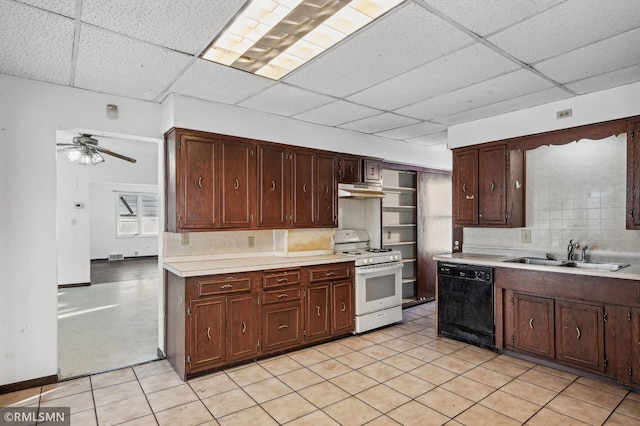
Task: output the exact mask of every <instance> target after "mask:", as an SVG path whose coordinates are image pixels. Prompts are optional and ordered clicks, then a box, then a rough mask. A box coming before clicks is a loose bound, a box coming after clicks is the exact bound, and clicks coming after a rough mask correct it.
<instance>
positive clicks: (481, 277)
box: [476, 271, 485, 280]
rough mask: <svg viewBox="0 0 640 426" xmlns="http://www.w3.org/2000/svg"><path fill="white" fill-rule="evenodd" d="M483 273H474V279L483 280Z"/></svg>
mask: <svg viewBox="0 0 640 426" xmlns="http://www.w3.org/2000/svg"><path fill="white" fill-rule="evenodd" d="M484 277H485V273H484V271H476V279H479V280H484Z"/></svg>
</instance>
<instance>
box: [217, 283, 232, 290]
mask: <svg viewBox="0 0 640 426" xmlns="http://www.w3.org/2000/svg"><path fill="white" fill-rule="evenodd" d="M227 288H233V286H232V285H231V284H225V285H223V286H222V287H220V289H221V290H225V289H227Z"/></svg>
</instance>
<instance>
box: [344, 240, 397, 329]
mask: <svg viewBox="0 0 640 426" xmlns="http://www.w3.org/2000/svg"><path fill="white" fill-rule="evenodd" d="M334 252H335V253H336V254H344V255H346V256H351V257H353V258H354V260H355V272H356V277H355V301H356V306H355V309H356V312H355V313H356V325H355V332H354V333H363V332H365V331H369V330H373V329H375V328H379V327H383V326H385V325H389V324H393V323H396V322H398V321H401V320H402V256H401V254H400V251H398V250H390V249H379V248H370V247H369V234H368V233H367V231H365V230H360V229H336V230H334Z"/></svg>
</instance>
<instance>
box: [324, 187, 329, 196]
mask: <svg viewBox="0 0 640 426" xmlns="http://www.w3.org/2000/svg"><path fill="white" fill-rule="evenodd" d="M324 193H325V194H328V193H329V187H328V186H327V185H325V186H324Z"/></svg>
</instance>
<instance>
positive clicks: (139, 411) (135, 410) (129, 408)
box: [96, 396, 152, 425]
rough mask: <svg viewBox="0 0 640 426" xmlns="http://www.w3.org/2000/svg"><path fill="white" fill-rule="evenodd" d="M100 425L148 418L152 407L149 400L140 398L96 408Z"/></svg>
mask: <svg viewBox="0 0 640 426" xmlns="http://www.w3.org/2000/svg"><path fill="white" fill-rule="evenodd" d="M96 413H97V417H98V424H100V425H113V424H118V423H123V422H126V421H129V420H133V419H137V418H139V417H144V416H148V415H150V414H152V413H151V407H149V404H148V403H147V398H145V397H144V396H138V397H135V398H131V399H125V400H122V401H117V402H112V403H111V404H107V405H103V406H101V407H96Z"/></svg>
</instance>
